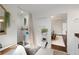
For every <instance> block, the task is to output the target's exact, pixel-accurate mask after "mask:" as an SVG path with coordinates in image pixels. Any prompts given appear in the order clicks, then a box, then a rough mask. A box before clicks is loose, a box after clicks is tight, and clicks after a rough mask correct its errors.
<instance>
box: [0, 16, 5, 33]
mask: <svg viewBox="0 0 79 59" xmlns="http://www.w3.org/2000/svg"><path fill="white" fill-rule="evenodd" d="M5 32H6V31H5V25H4V17H3V16H0V34H5Z"/></svg>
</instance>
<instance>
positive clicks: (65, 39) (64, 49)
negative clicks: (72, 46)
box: [51, 35, 67, 52]
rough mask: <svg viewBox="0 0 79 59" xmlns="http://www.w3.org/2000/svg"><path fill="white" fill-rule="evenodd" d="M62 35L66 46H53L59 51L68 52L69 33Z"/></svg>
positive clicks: (52, 45) (52, 46)
mask: <svg viewBox="0 0 79 59" xmlns="http://www.w3.org/2000/svg"><path fill="white" fill-rule="evenodd" d="M62 37H63V41H64V43H65V47H63V46H58V45H54V44H51V48H52V49H56V50H59V51H64V52H67V35H62Z"/></svg>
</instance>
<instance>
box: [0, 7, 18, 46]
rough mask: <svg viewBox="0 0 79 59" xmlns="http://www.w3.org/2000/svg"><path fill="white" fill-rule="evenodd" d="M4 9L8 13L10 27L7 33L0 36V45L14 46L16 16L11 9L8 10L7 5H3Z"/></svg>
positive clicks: (15, 39)
mask: <svg viewBox="0 0 79 59" xmlns="http://www.w3.org/2000/svg"><path fill="white" fill-rule="evenodd" d="M4 7H5V8H6V9H7V10H8V11H9V12H10V14H11V17H10V27H8V28H7V31H6V32H7V33H6V34H5V35H0V43H1V44H2V46H3V47H5V46H8V45H11V44H16V43H17V28H16V21H15V20H17V18H16V14H14V13H15V12H14V11H13V10H12V9H9V7H8V6H7V5H4Z"/></svg>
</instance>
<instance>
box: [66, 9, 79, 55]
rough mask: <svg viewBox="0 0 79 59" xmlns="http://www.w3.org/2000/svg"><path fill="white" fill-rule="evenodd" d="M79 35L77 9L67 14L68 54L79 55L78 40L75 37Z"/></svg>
mask: <svg viewBox="0 0 79 59" xmlns="http://www.w3.org/2000/svg"><path fill="white" fill-rule="evenodd" d="M75 33H79V9H75V10H72V11H70V12H68V35H67V39H68V40H67V41H68V52H69V54H79V49H78V44H79V38H77V37H75Z"/></svg>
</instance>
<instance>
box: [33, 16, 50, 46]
mask: <svg viewBox="0 0 79 59" xmlns="http://www.w3.org/2000/svg"><path fill="white" fill-rule="evenodd" d="M34 25H35V27H34V32H35V41H36V46H41V45H42V41H41V40H42V34H41V29H42V28H43V27H45V28H47V29H48V35H47V40H48V43H49V44H48V48H50V47H51V35H50V34H51V27H50V26H51V22H50V18H46V17H43V18H39V17H38V18H37V19H34Z"/></svg>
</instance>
